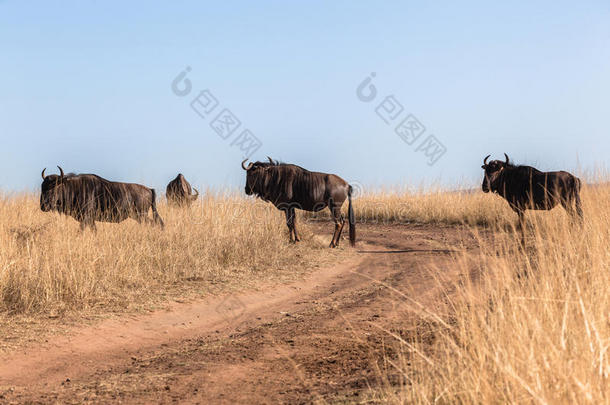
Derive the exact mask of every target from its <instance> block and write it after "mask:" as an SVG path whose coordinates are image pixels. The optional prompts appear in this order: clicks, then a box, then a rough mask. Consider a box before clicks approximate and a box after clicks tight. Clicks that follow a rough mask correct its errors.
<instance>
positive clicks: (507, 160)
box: [504, 153, 510, 164]
mask: <svg viewBox="0 0 610 405" xmlns="http://www.w3.org/2000/svg"><path fill="white" fill-rule="evenodd" d="M504 157H506V164H508V162H509V161H510V159H509V158H508V155H507V154H506V153H504Z"/></svg>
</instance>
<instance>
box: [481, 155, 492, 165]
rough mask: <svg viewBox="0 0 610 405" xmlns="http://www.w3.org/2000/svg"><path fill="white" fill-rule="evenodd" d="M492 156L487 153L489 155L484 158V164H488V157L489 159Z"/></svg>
mask: <svg viewBox="0 0 610 405" xmlns="http://www.w3.org/2000/svg"><path fill="white" fill-rule="evenodd" d="M490 156H491V155H487V157H486V158H485V159H483V164H484V165H485V166H487V159H489V157H490Z"/></svg>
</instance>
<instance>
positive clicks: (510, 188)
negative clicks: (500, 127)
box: [481, 153, 583, 239]
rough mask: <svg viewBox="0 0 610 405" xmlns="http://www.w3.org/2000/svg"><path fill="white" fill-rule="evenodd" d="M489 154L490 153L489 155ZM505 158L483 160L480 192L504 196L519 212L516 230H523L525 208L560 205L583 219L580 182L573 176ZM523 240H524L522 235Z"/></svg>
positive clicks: (551, 207)
mask: <svg viewBox="0 0 610 405" xmlns="http://www.w3.org/2000/svg"><path fill="white" fill-rule="evenodd" d="M490 156H491V155H490ZM504 157H505V158H506V160H505V161H504V162H503V161H501V160H493V161H491V162H489V163H487V160H488V159H489V156H487V157H486V158H485V159H484V160H483V166H481V167H482V168H483V169H484V170H485V177H484V179H483V186H482V187H483V192H485V193H489V192H490V191H491V192H494V193H497V194H499V195H500V196H502V197H504V199H506V201H508V204H509V205H510V207H511V208H512V209H513V210H514V211H515V212H516V213H517V215H519V229H521V231H522V232H524V229H525V211H526V210H551V209H553V208H555V207H556V206H557V205H558V204H561V205H562V206H563V207H564V208H565V210H566V211H567V212H568V214H570V216H571V217H572V218H574V219H577V220H578V221H579V222H582V219H583V211H582V203H581V200H580V189H581V181H580V179H579V178H577V177H576V176H574V175H572V174H570V173H568V172H564V171H560V172H541V171H539V170H537V169H535V168H533V167H531V166H516V165H514V164H512V163H511V162H510V159H509V158H508V155H507V154H506V153H505V154H504ZM522 235H523V239H525V235H524V234H522Z"/></svg>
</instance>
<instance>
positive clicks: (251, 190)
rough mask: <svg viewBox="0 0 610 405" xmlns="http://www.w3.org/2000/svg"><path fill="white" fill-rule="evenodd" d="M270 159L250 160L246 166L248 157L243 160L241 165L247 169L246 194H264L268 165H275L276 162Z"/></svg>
mask: <svg viewBox="0 0 610 405" xmlns="http://www.w3.org/2000/svg"><path fill="white" fill-rule="evenodd" d="M268 159H269V163H266V162H250V163H249V164H248V166H244V163H246V161H247V160H248V159H245V160H244V161H243V162H241V167H242V169H244V170H245V171H246V189H245V191H246V194H247V195H252V194H256V195H258V196H261V195H262V194H263V188H264V183H265V171H266V169H267V167H269V166H270V165H273V164H274V162H273V160H272V159H271V158H268Z"/></svg>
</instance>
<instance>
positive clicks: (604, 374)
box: [359, 185, 610, 404]
mask: <svg viewBox="0 0 610 405" xmlns="http://www.w3.org/2000/svg"><path fill="white" fill-rule="evenodd" d="M582 195H583V201H584V209H585V215H586V221H585V224H584V226H583V227H582V228H581V227H579V226H577V225H575V224H572V223H570V220H569V218H568V216H567V215H566V213H565V211H563V210H561V209H555V210H553V211H551V212H529V213H528V215H527V219H528V230H527V235H528V236H527V244H526V247H525V249H523V248H521V246H520V244H519V243H518V238H516V237H515V229H514V225H515V221H516V216H515V215H514V214H513V213H512V211H511V210H510V209H508V207H507V205H506V203H505V202H504V201H502V200H501V199H500V198H498V197H496V196H490V195H484V194H482V193H473V194H470V193H468V194H460V193H442V192H439V193H430V194H427V195H419V196H417V195H416V196H405V195H402V196H401V195H394V194H388V195H377V196H369V197H366V198H363V200H362V201H359V208H360V209H361V210H363V211H361V212H363V214H362V215H363V216H364V217H366V218H368V219H369V220H373V221H379V222H383V221H388V220H389V221H396V220H398V221H404V220H412V221H419V222H426V223H439V224H441V223H445V224H463V225H464V226H466V227H468V228H469V229H470V231H471V232H472V234H473V235H475V237H476V238H477V240H478V243H479V245H480V249H479V250H477V251H476V252H475V253H473V252H469V251H466V250H462V251H460V252H458V253H456V254H454V256H453V263H454V266H455V269H457V271H459V273H460V276H461V277H459V280H458V282H456V283H454V284H453V285H451V286H450V287H449V288H447V289H446V291H447V294H446V296H445V299H444V301H445V304H446V311H443V313H440V312H434V311H428V310H423V311H422V308H421V307H420V306H419V305H418V304H417V297H407V296H404V297H403V298H404V304H405V305H407V306H410V307H411V308H412V309H413V311H414V312H417V313H418V314H420V316H421V317H422V318H423V319H424V320H425V321H426V325H427V327H426V328H425V330H421V331H419V332H417V333H415V334H414V335H410V336H409V338H404V339H403V338H401V337H397V344H398V346H399V351H398V352H399V353H400V355H399V356H398V357H396V358H393V359H386V360H387V363H385V368H384V367H382V368H381V369H380V375H381V376H382V379H385V385H386V389H385V390H382V392H381V393H379V392H378V393H377V394H378V395H374V396H373V397H374V398H376V399H378V400H382V401H383V402H392V403H413V402H415V403H543V404H544V403H566V404H567V403H596V404H600V403H609V402H610V352H609V350H610V249H609V246H610V213H609V211H608V207H610V187H608V186H606V185H601V186H591V187H585V188H584V189H583V194H582ZM392 207H399V208H398V209H393V208H392ZM430 271H431V272H432V274H434V273H435V271H438V269H435V268H434V267H433V266H432V267H431V268H430ZM438 278H440V277H438ZM395 373H398V374H399V375H400V376H401V378H400V383H398V384H397V383H396V381H395V380H392V382H391V383H390V381H391V380H390V379H389V378H387V377H388V376H389V375H395ZM397 385H398V387H397Z"/></svg>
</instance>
